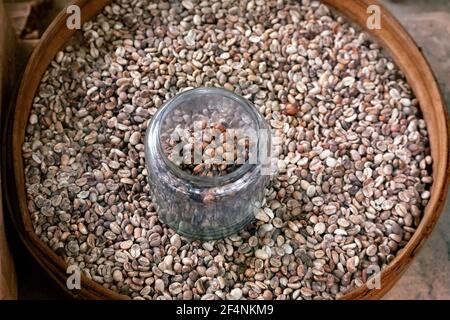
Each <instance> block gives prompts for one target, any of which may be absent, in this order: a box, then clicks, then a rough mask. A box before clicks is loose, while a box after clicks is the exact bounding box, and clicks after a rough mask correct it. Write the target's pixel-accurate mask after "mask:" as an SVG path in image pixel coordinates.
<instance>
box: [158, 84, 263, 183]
mask: <svg viewBox="0 0 450 320" xmlns="http://www.w3.org/2000/svg"><path fill="white" fill-rule="evenodd" d="M160 110H161V114H159V115H158V113H157V114H156V115H155V117H157V116H158V117H159V120H158V127H157V128H156V130H155V133H156V135H157V136H156V139H155V140H154V141H157V143H158V145H157V148H158V152H159V153H160V154H161V157H162V158H163V161H164V162H165V164H166V165H167V167H168V169H169V170H170V171H171V172H172V173H173V174H175V175H176V176H178V177H179V178H180V179H182V180H185V181H188V182H189V183H191V184H195V185H197V186H205V187H206V186H218V185H225V184H228V183H231V182H233V181H235V180H237V179H239V178H240V177H242V176H244V175H245V174H247V173H249V172H251V171H254V170H256V169H257V167H258V162H259V157H260V155H259V143H260V141H259V136H260V131H261V129H263V128H262V126H263V125H264V123H263V122H261V120H263V118H262V117H261V115H259V113H258V111H257V110H256V108H255V107H254V106H253V105H252V104H251V103H250V102H249V101H247V100H246V99H244V98H242V97H240V96H238V95H236V94H234V93H232V92H230V91H227V90H225V89H220V88H198V89H193V90H189V91H185V92H183V93H180V94H178V95H177V96H175V97H174V98H172V99H171V100H169V101H168V102H167V103H166V104H165V105H164V106H163V107H162V108H161V109H160ZM225 128H226V129H225ZM216 129H217V130H216ZM211 132H212V134H211ZM230 132H232V134H230ZM211 135H212V136H211ZM219 135H220V137H221V139H223V141H222V140H221V142H224V143H223V144H220V143H218V144H217V141H218V140H217V138H218V136H219ZM242 137H243V138H242ZM229 141H233V143H228V142H229ZM213 144H214V146H213V147H210V146H212V145H213ZM241 147H242V148H241ZM168 150H170V151H168ZM209 151H210V153H211V154H209V153H208V152H209ZM241 151H242V152H241ZM219 152H220V154H219ZM208 166H209V168H211V167H214V169H223V170H224V171H223V172H220V175H198V174H195V172H196V171H195V170H198V168H200V170H202V169H203V168H208ZM186 168H188V169H189V170H186ZM183 169H185V170H183ZM225 170H228V171H225Z"/></svg>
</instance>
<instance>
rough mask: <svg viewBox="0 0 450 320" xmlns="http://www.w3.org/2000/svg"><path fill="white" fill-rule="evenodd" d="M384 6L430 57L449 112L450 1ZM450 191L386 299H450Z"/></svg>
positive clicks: (398, 2)
mask: <svg viewBox="0 0 450 320" xmlns="http://www.w3.org/2000/svg"><path fill="white" fill-rule="evenodd" d="M382 3H383V4H384V5H385V6H386V7H387V8H388V9H389V10H390V11H391V12H392V13H393V14H394V15H395V16H396V17H397V18H398V19H399V20H400V22H401V23H402V24H403V26H405V27H406V29H407V30H408V32H409V33H410V34H411V36H412V37H413V38H414V40H415V41H416V43H417V44H418V46H419V47H421V48H422V51H423V53H424V54H425V56H426V57H427V59H428V61H429V63H430V65H431V67H432V68H433V71H434V73H435V75H436V77H437V79H438V82H439V84H440V87H441V91H442V94H443V96H444V97H445V100H446V103H447V108H448V109H449V111H450V41H449V39H450V2H449V1H448V0H439V1H436V0H431V1H430V0H428V1H426V0H414V1H413V0H409V1H388V0H382ZM449 199H450V192H449V194H448V196H447V200H448V201H447V204H446V207H445V209H444V211H443V212H442V215H441V218H440V219H439V221H438V223H437V225H436V228H435V229H434V230H433V233H432V234H431V236H430V238H429V239H428V241H427V242H426V243H425V245H424V246H423V247H422V249H421V250H420V252H419V255H418V256H417V258H416V259H415V260H414V261H413V262H412V263H411V265H410V267H409V268H408V270H407V271H406V273H405V274H404V275H403V276H402V278H401V279H400V280H399V282H398V283H397V284H396V285H395V286H394V288H393V289H392V290H391V291H390V292H389V293H388V294H387V295H386V296H385V299H450V201H449Z"/></svg>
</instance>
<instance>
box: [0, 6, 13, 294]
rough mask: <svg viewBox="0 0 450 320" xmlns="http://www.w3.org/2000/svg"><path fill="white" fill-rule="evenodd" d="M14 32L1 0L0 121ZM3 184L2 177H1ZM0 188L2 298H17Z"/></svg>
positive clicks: (6, 94) (6, 98) (10, 77)
mask: <svg viewBox="0 0 450 320" xmlns="http://www.w3.org/2000/svg"><path fill="white" fill-rule="evenodd" d="M14 40H15V37H14V33H13V31H12V28H11V27H10V25H9V22H8V19H7V18H6V13H5V9H4V7H3V1H0V121H1V122H2V123H3V121H4V119H3V110H4V109H5V108H6V105H7V104H9V102H10V95H9V93H10V92H11V88H12V86H11V83H12V82H13V81H14V78H13V74H14V69H13V67H12V66H13V65H14V63H13V57H14ZM0 185H1V178H0ZM1 199H2V191H1V189H0V300H4V299H16V298H17V282H16V274H15V271H14V263H13V259H12V256H11V253H10V251H9V248H8V243H7V240H6V234H5V224H4V216H3V206H2V201H1Z"/></svg>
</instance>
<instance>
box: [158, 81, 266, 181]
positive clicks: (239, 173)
mask: <svg viewBox="0 0 450 320" xmlns="http://www.w3.org/2000/svg"><path fill="white" fill-rule="evenodd" d="M204 93H212V94H216V95H221V96H224V97H226V98H229V99H232V100H234V101H236V102H238V105H241V106H245V107H246V108H248V111H249V114H250V115H251V117H252V122H253V123H254V124H255V130H256V132H257V134H258V135H259V132H260V130H261V129H262V128H261V122H260V121H261V120H260V119H261V118H262V117H261V115H259V114H258V113H257V112H256V111H257V110H256V109H255V107H254V106H253V104H252V103H251V102H250V101H248V100H247V99H244V98H243V97H241V96H239V95H237V94H235V93H233V92H231V91H228V90H226V89H222V88H212V87H211V88H209V87H202V88H195V89H191V90H187V91H184V92H181V93H180V94H177V95H176V96H174V97H173V98H172V99H170V100H169V101H167V102H166V103H164V105H163V106H162V107H161V108H160V109H159V110H158V112H157V113H156V114H155V116H154V118H153V119H152V122H154V121H153V120H155V122H154V123H153V125H155V124H159V126H157V128H155V130H154V131H153V133H154V134H156V137H155V139H154V140H153V141H157V146H156V147H157V150H158V152H159V153H160V154H161V157H162V159H163V161H164V163H165V165H166V166H167V167H168V169H169V170H170V171H171V172H172V173H173V174H174V175H176V176H177V177H178V178H180V179H182V180H184V181H189V183H190V184H193V185H196V186H198V187H214V186H219V185H226V184H229V183H232V182H234V181H236V180H238V179H239V178H241V177H243V176H244V175H246V174H247V173H249V172H252V171H254V170H255V169H257V165H256V164H250V163H245V164H243V165H242V166H241V167H240V168H238V169H236V170H234V171H232V172H230V173H227V174H226V175H223V176H212V177H210V176H196V175H193V174H190V173H187V172H185V171H183V170H182V169H181V168H180V167H178V166H177V165H176V164H175V163H174V162H173V161H171V160H170V159H169V157H168V156H167V154H166V153H165V152H164V150H163V147H162V144H161V141H160V137H161V131H160V130H161V125H160V124H161V123H162V122H163V121H164V119H165V118H166V117H167V116H168V115H169V114H170V113H171V111H172V110H173V109H174V108H175V107H177V106H178V104H177V102H179V101H180V100H181V99H186V98H190V97H192V96H194V95H198V94H204ZM151 125H152V124H150V125H149V129H150V126H151ZM258 144H259V139H258ZM258 149H259V148H258Z"/></svg>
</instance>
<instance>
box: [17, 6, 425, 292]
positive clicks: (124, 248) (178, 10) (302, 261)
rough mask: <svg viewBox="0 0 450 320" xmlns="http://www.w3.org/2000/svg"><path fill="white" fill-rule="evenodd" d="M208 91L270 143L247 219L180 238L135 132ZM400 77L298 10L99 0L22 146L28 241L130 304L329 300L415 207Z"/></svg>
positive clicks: (392, 252)
mask: <svg viewBox="0 0 450 320" xmlns="http://www.w3.org/2000/svg"><path fill="white" fill-rule="evenodd" d="M200 86H203V87H205V86H206V87H222V88H225V89H227V90H230V91H234V92H235V93H237V94H240V95H242V96H243V97H245V98H246V99H248V100H250V101H251V102H252V103H253V104H254V105H255V106H256V107H257V108H258V109H259V111H260V112H261V113H262V114H263V115H264V116H265V118H266V119H267V121H268V122H269V124H270V125H271V127H272V129H273V133H274V139H273V141H272V143H273V145H275V154H274V157H276V158H277V166H278V174H277V175H276V176H274V177H273V180H272V182H271V184H270V186H269V187H268V188H267V190H266V197H265V200H264V203H263V207H262V208H261V210H259V211H258V213H257V214H256V219H257V220H256V222H255V223H254V224H252V225H250V226H248V227H247V228H246V229H245V230H244V231H241V232H240V233H238V234H235V235H233V236H229V237H227V238H225V239H223V240H217V241H209V242H200V241H187V239H185V238H183V237H180V236H179V235H178V234H176V233H175V232H174V231H173V230H172V229H170V228H168V227H167V226H166V225H164V224H162V223H161V222H160V221H159V220H158V214H157V212H156V211H155V209H154V204H153V203H152V198H151V197H150V196H149V192H148V184H147V181H146V177H147V175H148V172H147V171H146V169H145V161H144V152H143V141H142V139H143V136H144V133H145V130H146V128H147V125H148V121H149V119H150V118H151V117H152V115H153V114H154V113H155V112H156V111H157V109H158V108H159V107H160V106H161V105H162V103H163V102H165V101H167V100H168V99H170V98H171V97H173V96H174V95H175V94H177V93H179V92H180V91H184V90H188V89H192V88H196V87H200ZM419 107H420V106H419V104H418V101H417V99H416V98H415V97H414V95H413V93H412V91H411V89H410V87H409V85H408V84H407V82H406V80H405V79H404V77H403V75H402V73H401V72H400V71H399V70H398V68H397V67H396V66H395V64H394V63H393V62H392V60H391V59H390V58H389V57H388V56H387V54H386V53H385V52H384V51H383V50H382V49H381V48H380V47H379V45H378V44H376V43H374V42H373V41H372V40H371V39H370V38H369V37H368V36H367V35H366V34H365V33H363V32H362V31H361V30H359V29H358V28H357V27H355V26H353V25H351V24H350V23H348V22H347V21H346V20H345V19H344V18H342V17H341V16H340V15H339V14H337V13H335V12H332V11H331V10H330V9H329V8H328V7H326V6H324V5H323V4H320V2H316V1H270V0H269V1H226V2H223V1H202V2H194V1H191V0H185V1H182V2H173V3H169V2H151V1H127V0H120V1H113V3H112V4H111V5H108V6H106V7H105V9H104V10H103V11H102V13H101V14H99V15H98V16H97V17H96V18H94V19H93V20H92V21H90V22H87V23H85V24H84V25H83V29H82V30H81V32H80V33H79V34H78V36H77V37H75V38H74V39H73V41H72V42H71V43H70V44H68V45H67V46H66V47H65V48H64V49H63V50H62V51H61V52H59V53H58V54H57V55H56V57H55V59H54V61H53V62H52V64H51V65H50V66H49V68H48V70H47V72H46V73H45V75H44V77H43V79H42V81H41V85H40V87H39V89H38V91H37V92H36V96H35V99H34V100H33V107H32V110H31V114H30V118H29V124H28V126H27V128H26V137H25V142H24V145H23V157H24V161H25V181H26V189H27V194H28V197H29V202H28V209H29V211H30V214H31V220H32V223H33V227H34V231H35V233H36V234H37V236H38V237H39V238H40V239H41V240H42V241H43V242H44V243H46V244H47V245H48V246H49V247H50V248H51V249H52V250H54V251H55V252H57V253H58V254H59V255H60V256H61V257H63V258H64V259H65V261H66V262H67V263H68V264H76V265H78V266H79V267H80V268H81V270H82V273H83V275H85V276H86V277H89V278H91V279H93V280H94V281H96V282H98V283H100V284H102V285H103V286H104V287H106V288H109V289H111V290H114V291H116V292H119V293H121V294H125V295H128V296H130V297H132V298H135V299H142V298H144V299H241V298H242V299H258V298H260V299H261V298H262V299H331V298H339V297H340V296H342V295H343V294H344V293H346V292H348V291H349V290H351V289H354V288H356V287H359V286H361V285H363V284H364V283H365V282H366V281H367V278H368V276H369V272H368V270H369V268H371V267H372V269H371V270H373V266H377V267H379V268H384V267H385V266H387V265H388V264H389V263H390V262H391V261H392V260H393V259H394V258H395V256H396V254H397V253H398V252H399V250H401V248H403V247H404V246H405V244H406V243H407V242H408V241H409V239H410V238H411V237H412V235H413V234H414V232H415V230H416V228H417V226H418V224H419V223H420V220H421V212H422V211H423V209H424V207H425V206H426V204H427V202H428V199H429V198H430V186H431V183H432V178H431V164H432V158H431V156H430V150H429V145H428V134H427V130H426V125H425V122H424V120H423V119H422V117H421V114H420V108H419Z"/></svg>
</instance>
